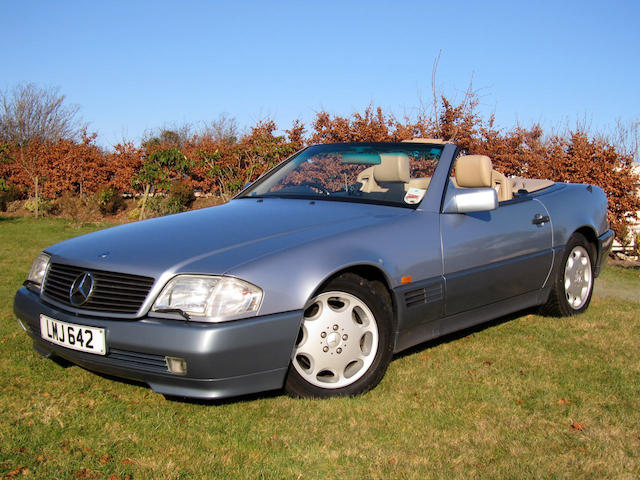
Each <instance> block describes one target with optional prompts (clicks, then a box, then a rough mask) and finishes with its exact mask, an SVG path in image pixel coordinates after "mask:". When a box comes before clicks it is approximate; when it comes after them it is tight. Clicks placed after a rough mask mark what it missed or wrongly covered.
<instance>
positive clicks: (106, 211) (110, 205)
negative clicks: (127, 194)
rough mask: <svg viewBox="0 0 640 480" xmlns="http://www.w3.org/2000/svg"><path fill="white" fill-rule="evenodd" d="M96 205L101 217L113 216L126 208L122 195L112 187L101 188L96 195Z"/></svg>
mask: <svg viewBox="0 0 640 480" xmlns="http://www.w3.org/2000/svg"><path fill="white" fill-rule="evenodd" d="M96 203H97V204H98V208H99V209H100V213H102V214H103V215H115V214H116V213H118V212H119V211H120V210H124V209H125V207H126V204H125V202H124V198H123V197H122V193H121V192H120V190H118V189H117V188H113V187H107V188H103V189H102V190H100V191H99V192H98V193H96Z"/></svg>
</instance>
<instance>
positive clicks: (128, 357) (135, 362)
mask: <svg viewBox="0 0 640 480" xmlns="http://www.w3.org/2000/svg"><path fill="white" fill-rule="evenodd" d="M107 357H108V358H110V359H112V360H116V361H117V362H118V363H120V364H122V365H126V366H127V367H130V368H135V369H137V370H147V371H149V372H164V373H166V372H168V371H169V370H168V369H167V360H166V359H165V357H164V356H162V355H153V354H150V353H140V352H129V351H127V350H116V349H115V348H112V349H111V350H110V351H109V355H107Z"/></svg>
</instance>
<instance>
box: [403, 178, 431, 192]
mask: <svg viewBox="0 0 640 480" xmlns="http://www.w3.org/2000/svg"><path fill="white" fill-rule="evenodd" d="M430 183H431V177H419V178H410V179H409V183H406V184H405V186H404V189H405V191H408V190H409V189H410V188H420V189H422V190H426V189H427V188H429V184H430Z"/></svg>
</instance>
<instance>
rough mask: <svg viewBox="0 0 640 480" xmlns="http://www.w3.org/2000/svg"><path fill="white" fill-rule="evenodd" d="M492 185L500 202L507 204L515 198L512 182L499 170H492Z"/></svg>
mask: <svg viewBox="0 0 640 480" xmlns="http://www.w3.org/2000/svg"><path fill="white" fill-rule="evenodd" d="M491 184H492V186H493V188H495V189H496V192H498V201H499V202H506V201H507V200H511V199H512V198H513V188H512V186H511V180H509V179H508V178H507V177H506V176H505V175H503V174H502V173H500V172H499V171H497V170H491Z"/></svg>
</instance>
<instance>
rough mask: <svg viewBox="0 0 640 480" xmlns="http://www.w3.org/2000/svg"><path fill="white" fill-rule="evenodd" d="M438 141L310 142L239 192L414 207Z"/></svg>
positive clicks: (424, 186)
mask: <svg viewBox="0 0 640 480" xmlns="http://www.w3.org/2000/svg"><path fill="white" fill-rule="evenodd" d="M442 148H443V146H442V145H430V144H426V143H412V142H406V143H351V144H347V143H343V144H329V145H314V146H312V147H309V148H307V149H305V150H303V151H301V152H300V153H298V154H297V155H296V156H294V157H292V158H290V159H289V160H287V161H285V162H283V163H282V164H280V165H278V166H277V167H276V168H274V169H273V170H271V171H270V172H269V173H267V174H266V175H265V176H264V177H263V178H261V179H259V180H258V181H257V182H256V183H255V184H253V185H252V186H251V187H249V188H248V189H247V190H245V191H244V192H243V193H242V195H241V196H240V198H243V197H249V198H257V197H290V198H309V199H314V200H338V201H351V202H365V203H381V204H386V205H394V206H402V207H413V208H415V207H416V206H417V205H418V204H419V203H420V201H422V198H423V197H424V194H425V193H426V191H427V188H428V187H429V182H430V180H431V176H432V175H433V171H434V170H435V168H436V165H437V164H438V160H439V159H440V155H441V154H442Z"/></svg>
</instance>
